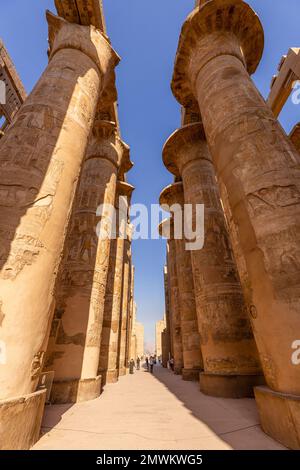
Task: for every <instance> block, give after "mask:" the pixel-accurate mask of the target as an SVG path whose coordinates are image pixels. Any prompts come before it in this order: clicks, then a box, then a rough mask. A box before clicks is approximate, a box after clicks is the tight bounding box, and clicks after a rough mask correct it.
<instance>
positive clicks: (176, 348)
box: [159, 219, 184, 375]
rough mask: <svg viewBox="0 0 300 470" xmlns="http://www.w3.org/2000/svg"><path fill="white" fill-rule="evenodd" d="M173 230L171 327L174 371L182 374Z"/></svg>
mask: <svg viewBox="0 0 300 470" xmlns="http://www.w3.org/2000/svg"><path fill="white" fill-rule="evenodd" d="M170 223H171V221H170V220H168V219H167V220H165V221H163V222H162V223H161V224H160V225H159V233H160V235H162V236H164V234H165V233H166V230H168V228H169V225H170ZM172 235H173V234H172V230H171V231H170V238H169V239H168V242H167V247H168V257H167V258H168V274H169V283H170V284H169V286H170V290H169V292H170V324H171V325H170V326H171V337H172V346H173V357H174V371H175V374H178V375H179V374H181V373H182V369H183V368H184V362H183V346H182V331H181V320H180V315H181V312H180V305H179V286H178V275H177V263H176V243H175V240H174V237H173V236H172Z"/></svg>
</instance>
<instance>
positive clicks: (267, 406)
mask: <svg viewBox="0 0 300 470" xmlns="http://www.w3.org/2000/svg"><path fill="white" fill-rule="evenodd" d="M254 391H255V399H256V403H257V406H258V411H259V415H260V421H261V426H262V429H263V430H264V432H265V433H266V434H268V435H269V436H270V437H272V438H273V439H275V440H276V441H278V442H280V443H281V444H283V445H284V446H286V447H288V448H289V449H292V450H300V396H296V395H287V394H285V393H280V392H274V391H273V390H271V389H270V388H268V387H255V389H254Z"/></svg>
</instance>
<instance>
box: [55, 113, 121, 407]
mask: <svg viewBox="0 0 300 470" xmlns="http://www.w3.org/2000/svg"><path fill="white" fill-rule="evenodd" d="M127 153H128V147H127V146H126V145H125V144H124V143H123V142H122V141H121V140H120V138H119V137H118V135H117V129H116V126H115V123H113V122H109V121H96V122H95V125H94V128H93V133H92V136H91V138H90V142H89V146H88V149H87V154H86V158H85V161H84V165H83V168H82V172H81V176H80V182H79V186H78V190H77V193H76V198H75V202H74V208H73V213H72V219H71V223H70V229H69V233H68V237H67V240H66V247H65V254H64V259H63V265H62V270H61V274H60V276H59V279H58V282H57V293H56V315H55V317H56V318H60V319H61V321H60V325H59V330H58V333H57V340H56V344H55V345H54V348H53V350H52V352H49V353H48V354H47V356H48V357H47V368H48V369H49V368H51V369H52V370H54V371H55V376H54V384H53V387H52V396H51V399H52V402H54V403H66V402H67V403H70V402H76V401H83V400H88V399H93V398H95V397H96V396H99V394H100V392H101V376H99V375H98V366H99V357H100V346H101V333H102V323H103V317H104V300H105V291H106V285H107V276H108V266H109V254H110V242H111V240H110V238H109V236H105V234H106V233H107V234H109V220H108V215H109V207H113V206H114V204H115V196H116V184H117V172H118V168H119V166H120V164H121V161H122V159H123V158H124V155H125V154H127ZM101 205H107V207H104V206H103V212H102V211H101V209H100V206H101ZM97 210H98V212H97ZM100 212H101V213H102V216H101V213H100ZM96 230H97V231H98V234H97V233H96ZM100 231H101V233H104V237H102V236H101V234H100ZM97 235H98V236H97Z"/></svg>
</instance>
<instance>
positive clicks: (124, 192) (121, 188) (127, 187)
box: [117, 181, 135, 205]
mask: <svg viewBox="0 0 300 470" xmlns="http://www.w3.org/2000/svg"><path fill="white" fill-rule="evenodd" d="M134 190H135V187H134V186H132V185H131V184H129V183H126V182H125V181H118V183H117V198H119V197H120V196H124V197H126V198H127V201H128V204H129V205H130V204H131V198H132V194H133V191H134Z"/></svg>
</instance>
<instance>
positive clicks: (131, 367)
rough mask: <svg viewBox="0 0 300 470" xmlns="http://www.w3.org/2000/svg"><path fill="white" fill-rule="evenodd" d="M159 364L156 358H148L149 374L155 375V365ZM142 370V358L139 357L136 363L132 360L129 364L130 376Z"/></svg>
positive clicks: (146, 360)
mask: <svg viewBox="0 0 300 470" xmlns="http://www.w3.org/2000/svg"><path fill="white" fill-rule="evenodd" d="M156 363H157V361H156V356H150V357H148V356H147V357H146V359H145V366H146V369H147V371H148V372H150V373H151V374H153V369H154V365H155V364H156ZM140 368H141V358H140V357H138V358H137V360H136V363H135V360H134V359H131V360H130V362H129V374H134V370H135V369H136V370H140Z"/></svg>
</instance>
